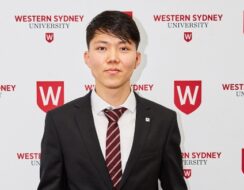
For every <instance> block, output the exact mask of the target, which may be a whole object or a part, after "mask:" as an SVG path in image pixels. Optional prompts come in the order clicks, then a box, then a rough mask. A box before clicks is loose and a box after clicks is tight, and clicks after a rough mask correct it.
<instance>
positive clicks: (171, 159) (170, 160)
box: [160, 112, 187, 190]
mask: <svg viewBox="0 0 244 190" xmlns="http://www.w3.org/2000/svg"><path fill="white" fill-rule="evenodd" d="M180 141H181V137H180V132H179V128H178V124H177V119H176V113H175V112H173V117H172V119H171V122H170V129H169V132H168V135H167V141H166V145H165V147H164V150H163V151H162V154H163V155H162V158H163V161H162V165H161V169H160V181H161V187H162V188H163V189H164V190H187V186H186V183H185V180H184V177H183V166H182V156H181V149H180Z"/></svg>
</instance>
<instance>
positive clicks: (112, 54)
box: [107, 48, 119, 63]
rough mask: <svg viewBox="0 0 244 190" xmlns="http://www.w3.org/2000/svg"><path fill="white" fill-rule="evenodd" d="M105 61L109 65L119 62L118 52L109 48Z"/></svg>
mask: <svg viewBox="0 0 244 190" xmlns="http://www.w3.org/2000/svg"><path fill="white" fill-rule="evenodd" d="M107 61H108V62H109V63H117V62H119V54H118V51H117V50H116V49H115V48H111V49H110V50H109V51H108V57H107Z"/></svg>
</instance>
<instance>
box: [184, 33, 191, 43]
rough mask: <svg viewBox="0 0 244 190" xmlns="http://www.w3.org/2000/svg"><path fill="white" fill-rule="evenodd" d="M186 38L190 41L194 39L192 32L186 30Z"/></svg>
mask: <svg viewBox="0 0 244 190" xmlns="http://www.w3.org/2000/svg"><path fill="white" fill-rule="evenodd" d="M184 40H185V41H186V42H190V41H191V40H192V32H184Z"/></svg>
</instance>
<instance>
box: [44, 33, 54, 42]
mask: <svg viewBox="0 0 244 190" xmlns="http://www.w3.org/2000/svg"><path fill="white" fill-rule="evenodd" d="M45 39H46V41H47V42H49V43H51V42H52V41H53V40H54V33H50V32H49V33H48V32H46V33H45Z"/></svg>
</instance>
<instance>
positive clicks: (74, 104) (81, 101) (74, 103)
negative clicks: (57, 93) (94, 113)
mask: <svg viewBox="0 0 244 190" xmlns="http://www.w3.org/2000/svg"><path fill="white" fill-rule="evenodd" d="M89 104H90V93H88V94H86V95H85V96H83V97H80V98H76V99H74V100H71V101H69V102H67V103H65V104H64V105H62V106H60V107H57V108H54V109H52V110H50V111H48V112H47V114H54V115H60V114H61V115H63V114H67V113H70V112H73V110H76V109H77V108H79V107H82V106H84V107H87V105H89Z"/></svg>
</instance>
